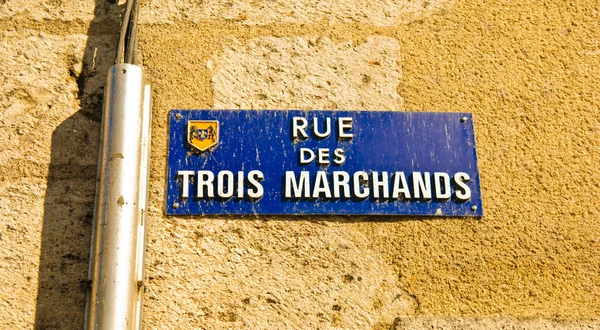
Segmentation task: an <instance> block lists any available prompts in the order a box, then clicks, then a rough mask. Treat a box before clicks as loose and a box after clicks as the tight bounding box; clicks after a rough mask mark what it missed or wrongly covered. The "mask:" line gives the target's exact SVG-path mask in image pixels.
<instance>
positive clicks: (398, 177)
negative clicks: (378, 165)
mask: <svg viewBox="0 0 600 330" xmlns="http://www.w3.org/2000/svg"><path fill="white" fill-rule="evenodd" d="M400 194H402V198H403V199H410V191H409V190H408V183H407V182H406V177H405V176H404V172H396V173H395V174H394V188H393V189H392V198H396V199H397V198H400Z"/></svg>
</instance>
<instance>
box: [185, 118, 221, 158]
mask: <svg viewBox="0 0 600 330" xmlns="http://www.w3.org/2000/svg"><path fill="white" fill-rule="evenodd" d="M187 129H188V131H187V133H188V143H189V144H190V145H191V146H192V147H194V148H196V149H198V150H200V151H206V150H208V148H210V147H213V146H215V145H217V143H218V142H219V122H218V121H216V120H190V121H188V125H187Z"/></svg>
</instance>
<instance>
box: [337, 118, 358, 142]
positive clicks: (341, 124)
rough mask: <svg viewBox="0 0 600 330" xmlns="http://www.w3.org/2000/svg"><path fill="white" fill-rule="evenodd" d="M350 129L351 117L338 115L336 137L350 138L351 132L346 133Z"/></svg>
mask: <svg viewBox="0 0 600 330" xmlns="http://www.w3.org/2000/svg"><path fill="white" fill-rule="evenodd" d="M351 129H352V117H340V118H338V138H340V139H341V138H350V139H351V138H352V137H354V134H353V133H347V132H348V131H349V130H351Z"/></svg>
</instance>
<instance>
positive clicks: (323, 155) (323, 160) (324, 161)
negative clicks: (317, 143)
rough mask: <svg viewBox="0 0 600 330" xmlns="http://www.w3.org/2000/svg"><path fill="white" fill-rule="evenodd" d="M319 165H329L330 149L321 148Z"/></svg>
mask: <svg viewBox="0 0 600 330" xmlns="http://www.w3.org/2000/svg"><path fill="white" fill-rule="evenodd" d="M319 164H320V165H329V149H327V148H319Z"/></svg>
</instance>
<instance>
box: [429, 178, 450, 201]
mask: <svg viewBox="0 0 600 330" xmlns="http://www.w3.org/2000/svg"><path fill="white" fill-rule="evenodd" d="M442 181H443V183H442ZM433 183H434V184H435V198H436V199H439V200H446V199H448V198H450V195H451V194H452V191H451V190H450V176H449V175H448V173H444V172H435V173H433ZM442 184H443V185H444V186H443V187H442Z"/></svg>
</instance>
